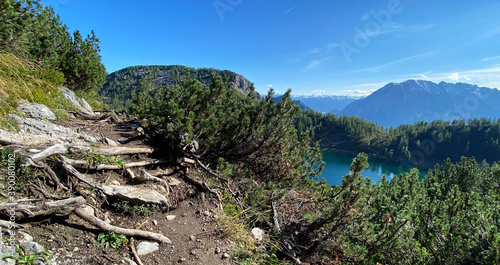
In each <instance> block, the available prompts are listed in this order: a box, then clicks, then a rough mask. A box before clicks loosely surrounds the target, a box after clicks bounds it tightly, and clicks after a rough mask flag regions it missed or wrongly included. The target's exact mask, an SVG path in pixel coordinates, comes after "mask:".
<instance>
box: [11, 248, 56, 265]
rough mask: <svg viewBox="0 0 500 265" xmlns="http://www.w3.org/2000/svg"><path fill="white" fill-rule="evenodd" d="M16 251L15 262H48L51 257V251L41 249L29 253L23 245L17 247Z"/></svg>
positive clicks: (32, 263)
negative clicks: (17, 255)
mask: <svg viewBox="0 0 500 265" xmlns="http://www.w3.org/2000/svg"><path fill="white" fill-rule="evenodd" d="M16 252H17V253H19V257H18V258H17V263H16V264H28V265H34V264H39V263H40V262H43V263H49V261H50V258H51V257H52V253H51V252H50V251H41V252H38V253H34V254H29V253H28V251H27V250H26V248H25V247H24V246H23V245H21V246H20V247H19V248H17V249H16ZM10 257H12V256H10Z"/></svg>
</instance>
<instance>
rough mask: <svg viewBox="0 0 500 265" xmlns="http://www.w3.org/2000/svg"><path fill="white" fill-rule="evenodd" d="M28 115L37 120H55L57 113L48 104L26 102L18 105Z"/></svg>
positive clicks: (18, 108) (18, 109) (19, 109)
mask: <svg viewBox="0 0 500 265" xmlns="http://www.w3.org/2000/svg"><path fill="white" fill-rule="evenodd" d="M16 110H17V111H20V112H23V113H24V114H25V116H26V117H28V118H33V119H37V120H52V121H53V120H55V119H56V115H55V114H54V112H52V111H51V110H50V109H49V108H48V107H47V106H45V105H42V104H38V103H31V104H29V103H24V104H21V105H19V106H18V107H17V109H16Z"/></svg>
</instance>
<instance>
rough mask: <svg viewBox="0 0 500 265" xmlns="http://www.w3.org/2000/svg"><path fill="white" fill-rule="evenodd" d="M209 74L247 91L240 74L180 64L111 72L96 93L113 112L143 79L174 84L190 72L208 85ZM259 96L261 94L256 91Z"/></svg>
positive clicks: (247, 84)
mask: <svg viewBox="0 0 500 265" xmlns="http://www.w3.org/2000/svg"><path fill="white" fill-rule="evenodd" d="M212 74H217V75H220V76H226V77H228V78H229V80H230V81H231V82H232V83H233V87H234V88H235V89H237V90H239V91H241V92H243V93H245V94H246V93H248V91H249V89H250V86H251V83H250V82H249V81H248V80H247V79H246V78H244V77H243V76H241V75H238V74H236V73H234V72H232V71H229V70H218V69H214V68H199V69H195V68H190V67H187V66H182V65H152V66H132V67H127V68H125V69H122V70H119V71H116V72H113V73H111V74H110V75H108V76H107V77H106V82H105V83H104V85H103V86H102V88H101V89H100V90H99V94H100V95H101V96H102V97H103V98H104V100H105V101H106V103H108V104H109V105H110V106H111V107H112V108H114V109H115V110H116V111H122V110H126V109H127V108H128V107H129V106H130V103H131V100H132V97H131V95H132V92H134V91H135V90H137V89H139V88H140V85H141V84H140V81H141V79H142V78H150V79H152V80H153V82H154V84H155V86H166V85H167V86H175V85H181V84H182V83H183V80H184V77H185V76H186V75H189V76H190V77H191V78H193V79H197V80H198V81H200V82H201V83H202V84H205V85H208V86H209V85H210V82H211V81H212V78H211V76H212ZM255 93H256V96H257V97H258V98H260V99H262V98H263V97H262V96H261V95H260V94H258V93H257V92H255Z"/></svg>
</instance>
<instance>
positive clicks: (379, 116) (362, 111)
mask: <svg viewBox="0 0 500 265" xmlns="http://www.w3.org/2000/svg"><path fill="white" fill-rule="evenodd" d="M499 102H500V91H499V90H498V89H492V88H487V87H478V86H477V85H471V84H465V83H456V84H452V83H446V82H440V83H439V84H436V83H433V82H430V81H424V80H407V81H404V82H401V83H389V84H387V85H385V86H384V87H382V88H380V89H378V90H377V91H375V92H373V93H372V94H371V95H369V96H367V97H366V98H364V99H359V100H356V101H354V102H352V103H350V104H349V105H348V106H346V107H345V108H344V109H343V110H342V111H341V112H340V113H339V114H340V115H348V116H356V117H359V118H363V119H366V120H369V121H372V122H374V123H378V124H379V125H382V126H385V127H391V126H392V127H396V126H399V125H401V124H413V123H415V122H417V121H433V120H437V119H441V120H454V119H468V118H473V117H486V118H498V117H500V104H499ZM310 107H311V108H313V109H314V107H313V106H310Z"/></svg>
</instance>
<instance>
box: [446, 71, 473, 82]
mask: <svg viewBox="0 0 500 265" xmlns="http://www.w3.org/2000/svg"><path fill="white" fill-rule="evenodd" d="M448 78H449V79H450V80H452V81H455V82H458V81H460V79H465V80H467V81H472V79H470V78H469V77H468V76H467V75H464V74H460V73H452V74H450V75H449V76H448Z"/></svg>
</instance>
